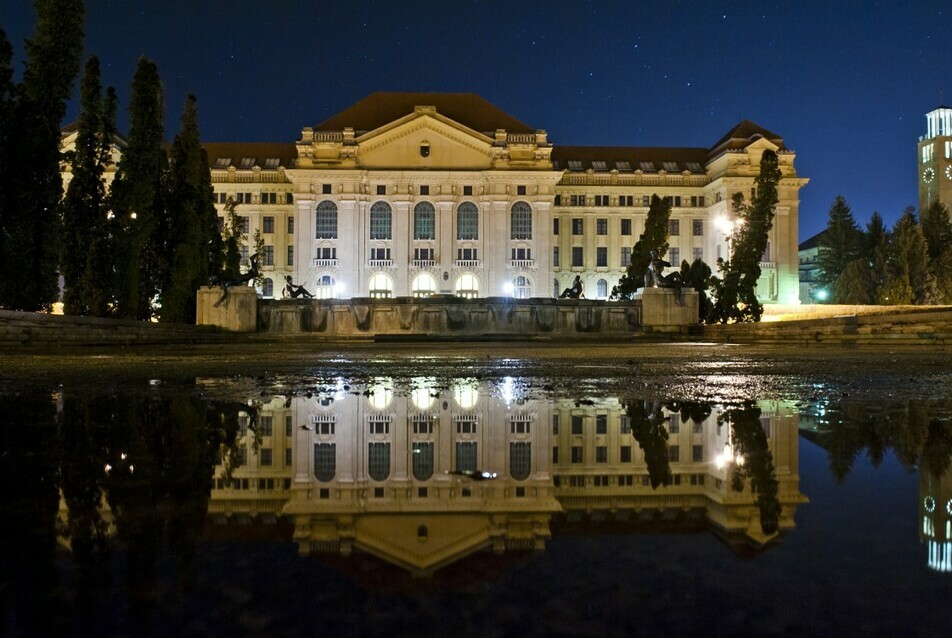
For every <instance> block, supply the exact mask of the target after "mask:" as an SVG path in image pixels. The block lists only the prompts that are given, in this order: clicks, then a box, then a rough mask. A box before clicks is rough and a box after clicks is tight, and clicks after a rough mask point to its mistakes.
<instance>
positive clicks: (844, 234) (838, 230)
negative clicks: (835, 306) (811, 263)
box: [817, 195, 863, 286]
mask: <svg viewBox="0 0 952 638" xmlns="http://www.w3.org/2000/svg"><path fill="white" fill-rule="evenodd" d="M828 216H829V219H828V221H827V224H826V231H825V232H824V233H823V234H822V235H820V250H819V254H818V255H817V262H818V265H819V267H820V272H819V273H818V276H817V282H819V283H820V284H821V285H824V286H829V285H830V284H832V283H833V282H834V281H836V278H837V277H839V276H840V275H841V274H842V273H843V271H844V270H846V265H847V264H849V263H850V262H852V261H854V260H855V259H858V258H859V257H860V254H861V252H862V241H863V232H862V231H861V230H860V228H859V226H858V225H857V224H856V220H855V219H854V218H853V211H852V210H851V209H850V207H849V204H847V203H846V200H845V199H844V198H843V196H842V195H837V196H836V198H835V199H834V200H833V205H832V206H830V211H829V213H828Z"/></svg>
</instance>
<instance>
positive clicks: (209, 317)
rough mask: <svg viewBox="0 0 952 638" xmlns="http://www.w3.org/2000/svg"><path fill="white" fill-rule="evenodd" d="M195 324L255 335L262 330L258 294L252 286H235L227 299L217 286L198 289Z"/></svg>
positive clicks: (230, 290)
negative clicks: (259, 318)
mask: <svg viewBox="0 0 952 638" xmlns="http://www.w3.org/2000/svg"><path fill="white" fill-rule="evenodd" d="M195 324H196V325H199V326H218V327H219V328H224V329H225V330H231V331H233V332H254V331H255V330H257V328H258V292H257V291H256V290H255V289H254V288H252V287H251V286H233V287H231V288H229V289H228V294H227V295H225V294H224V291H223V290H222V289H221V288H219V287H217V286H202V287H201V288H199V289H198V298H197V304H196V313H195Z"/></svg>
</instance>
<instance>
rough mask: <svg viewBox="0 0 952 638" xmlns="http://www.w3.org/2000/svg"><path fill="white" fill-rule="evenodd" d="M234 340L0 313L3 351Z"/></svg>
mask: <svg viewBox="0 0 952 638" xmlns="http://www.w3.org/2000/svg"><path fill="white" fill-rule="evenodd" d="M229 338H230V339H234V337H233V336H231V337H229V336H228V333H226V332H224V331H222V330H219V329H217V328H213V327H211V326H192V325H185V324H162V323H150V322H146V321H125V320H121V319H99V318H95V317H75V316H69V315H48V314H38V313H34V312H14V311H10V310H0V349H11V348H18V349H19V348H45V349H49V348H69V347H86V346H116V345H118V346H127V345H133V344H135V345H151V344H167V343H210V342H217V341H220V340H223V339H229Z"/></svg>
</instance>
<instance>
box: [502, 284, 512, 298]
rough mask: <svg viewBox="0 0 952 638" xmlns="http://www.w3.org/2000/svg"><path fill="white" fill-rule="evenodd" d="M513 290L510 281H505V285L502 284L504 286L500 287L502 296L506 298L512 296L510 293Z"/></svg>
mask: <svg viewBox="0 0 952 638" xmlns="http://www.w3.org/2000/svg"><path fill="white" fill-rule="evenodd" d="M513 290H514V288H513V285H512V282H511V281H507V282H506V283H504V284H503V285H502V292H503V294H505V295H506V296H507V297H511V296H512V291H513Z"/></svg>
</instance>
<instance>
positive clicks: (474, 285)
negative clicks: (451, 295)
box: [456, 273, 479, 299]
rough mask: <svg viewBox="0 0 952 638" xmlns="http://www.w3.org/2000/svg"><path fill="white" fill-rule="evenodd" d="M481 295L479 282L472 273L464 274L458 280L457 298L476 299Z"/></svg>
mask: <svg viewBox="0 0 952 638" xmlns="http://www.w3.org/2000/svg"><path fill="white" fill-rule="evenodd" d="M478 295H479V280H478V279H476V275H473V274H472V273H464V274H462V275H460V277H459V279H457V280H456V296H457V297H463V298H464V299H475V298H476V297H477V296H478Z"/></svg>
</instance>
